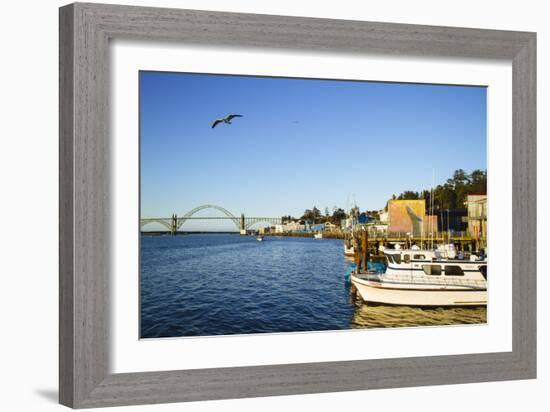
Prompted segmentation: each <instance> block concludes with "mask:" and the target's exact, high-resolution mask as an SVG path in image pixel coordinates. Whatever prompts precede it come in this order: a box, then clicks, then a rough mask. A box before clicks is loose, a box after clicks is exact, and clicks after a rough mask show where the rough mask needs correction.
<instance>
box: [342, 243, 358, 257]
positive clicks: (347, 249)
mask: <svg viewBox="0 0 550 412" xmlns="http://www.w3.org/2000/svg"><path fill="white" fill-rule="evenodd" d="M344 255H345V256H347V257H354V256H355V249H354V248H353V245H348V243H347V242H344Z"/></svg>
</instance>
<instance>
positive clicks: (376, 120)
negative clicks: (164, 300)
mask: <svg viewBox="0 0 550 412" xmlns="http://www.w3.org/2000/svg"><path fill="white" fill-rule="evenodd" d="M140 105H141V106H140V122H141V125H140V126H141V215H142V217H164V216H170V215H171V214H172V213H177V214H178V215H182V214H184V213H185V212H187V211H188V210H190V209H192V208H194V207H195V206H198V205H201V204H207V203H213V204H217V205H220V206H223V207H225V208H226V209H228V210H230V211H231V212H232V213H234V214H235V215H240V213H245V214H246V215H249V216H258V215H259V216H281V215H287V214H290V215H293V216H297V217H298V216H300V215H301V214H302V213H303V211H304V209H306V208H311V207H313V206H314V205H315V206H317V207H318V208H319V209H321V211H323V212H324V209H325V207H329V209H330V210H331V211H332V208H333V206H335V205H336V206H339V207H342V208H344V209H345V208H346V206H347V202H348V199H349V203H350V206H352V204H351V203H353V199H354V198H355V201H356V203H357V205H358V206H359V207H360V208H361V209H362V210H364V209H368V210H371V209H381V208H383V207H384V206H385V203H386V201H387V200H388V199H389V198H390V197H391V196H392V194H394V193H395V194H398V193H400V192H402V191H404V190H422V189H424V188H429V187H430V186H431V182H432V170H433V169H435V173H436V184H438V183H441V182H443V181H445V180H446V179H447V178H448V177H450V176H451V174H452V173H453V171H454V170H455V169H458V168H462V169H465V170H466V171H467V172H470V171H472V170H473V169H486V167H487V166H486V164H487V163H486V157H487V147H486V127H487V126H486V89H485V88H483V87H463V86H440V85H418V84H399V83H375V82H351V81H328V80H310V79H286V78H262V77H245V76H221V75H200V74H185V73H162V72H141V74H140ZM229 113H239V114H242V115H243V116H244V117H242V118H238V119H234V121H233V124H232V125H225V124H221V125H219V126H218V127H216V128H215V129H212V128H211V123H212V121H213V120H214V119H216V118H219V117H224V116H226V115H227V114H229ZM202 215H203V216H207V215H212V216H215V215H219V212H212V213H208V212H205V213H203V214H202ZM193 226H195V227H198V226H196V225H193ZM224 227H225V226H224ZM186 228H187V227H186Z"/></svg>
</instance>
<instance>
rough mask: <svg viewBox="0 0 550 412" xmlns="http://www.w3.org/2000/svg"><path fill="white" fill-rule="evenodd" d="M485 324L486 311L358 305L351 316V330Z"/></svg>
mask: <svg viewBox="0 0 550 412" xmlns="http://www.w3.org/2000/svg"><path fill="white" fill-rule="evenodd" d="M480 323H487V307H486V306H479V307H451V308H443V307H438V308H419V307H410V306H385V305H371V304H361V305H360V306H358V307H357V308H356V310H355V313H354V314H353V316H352V319H351V322H350V327H351V328H352V329H368V328H392V327H406V326H436V325H456V324H480Z"/></svg>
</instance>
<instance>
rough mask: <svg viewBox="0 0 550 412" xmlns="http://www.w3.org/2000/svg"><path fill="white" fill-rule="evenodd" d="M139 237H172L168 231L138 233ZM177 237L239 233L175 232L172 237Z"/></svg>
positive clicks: (234, 233)
mask: <svg viewBox="0 0 550 412" xmlns="http://www.w3.org/2000/svg"><path fill="white" fill-rule="evenodd" d="M140 235H141V236H164V235H167V236H172V235H171V233H170V232H169V231H147V232H140ZM178 235H239V232H211V231H197V232H194V231H193V232H191V231H190V232H175V233H174V236H178Z"/></svg>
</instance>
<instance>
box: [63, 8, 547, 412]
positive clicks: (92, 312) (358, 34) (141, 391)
mask: <svg viewBox="0 0 550 412" xmlns="http://www.w3.org/2000/svg"><path fill="white" fill-rule="evenodd" d="M59 28H60V45H59V47H60V49H59V51H60V53H59V56H60V119H59V127H60V180H59V185H60V211H59V213H60V214H59V217H60V245H59V247H60V255H59V265H60V271H59V280H60V294H59V296H60V298H59V304H60V307H59V309H60V310H59V323H60V324H59V325H60V328H59V332H60V334H59V368H60V369H59V399H60V402H61V403H62V404H64V405H67V406H70V407H74V408H89V407H101V406H114V405H130V404H145V403H161V402H180V401H196V400H206V399H223V398H245V397H257V396H273V395H290V394H305V393H318V392H334V391H350V390H362V389H374V388H390V387H407V386H419V385H440V384H456V383H466V382H484V381H499V380H511V379H529V378H535V377H536V342H537V340H536V289H535V287H536V266H535V265H536V34H535V33H527V32H512V31H498V30H480V29H467V28H453V27H431V26H419V25H407V24H390V23H371V22H360V21H343V20H330V19H316V18H301V17H286V16H271V15H254V14H240V13H220V12H211V11H193V10H177V9H159V8H146V7H130V6H117V5H104V4H85V3H76V4H71V5H68V6H65V7H62V8H61V9H60V21H59ZM119 38H120V39H143V40H156V41H177V42H185V43H193V44H198V45H211V44H216V45H238V46H250V47H261V48H284V49H294V50H298V51H305V52H307V51H308V50H327V51H336V52H348V53H349V52H351V53H373V52H374V53H385V54H388V53H389V54H407V55H409V54H416V55H426V56H450V57H458V58H471V57H473V58H495V59H504V60H507V61H510V62H511V63H512V66H513V69H512V71H513V86H512V87H513V118H512V121H513V145H514V150H513V180H512V182H510V183H511V184H512V186H513V216H514V218H513V222H512V231H513V257H512V259H513V348H512V351H511V352H502V353H479V354H467V355H452V356H429V357H412V358H399V359H379V360H358V361H340V362H321V363H305V364H290V365H269V366H250V367H249V366H247V367H230V368H214V369H197V370H175V371H164V372H143V373H123V374H111V373H109V368H108V366H109V345H108V335H109V330H108V327H109V325H108V307H109V299H108V297H109V282H108V259H109V239H108V233H109V232H108V227H109V224H110V221H109V214H108V193H109V187H108V185H109V144H108V142H109V134H108V124H109V98H108V96H109V93H108V92H109V84H108V83H109V82H108V80H109V72H108V71H109V40H110V39H119ZM502 120H503V121H509V120H510V119H502ZM136 138H137V137H136ZM506 224H508V223H506Z"/></svg>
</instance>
